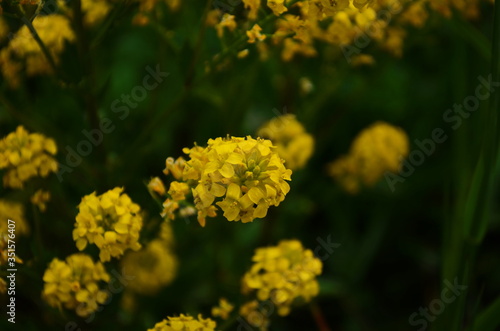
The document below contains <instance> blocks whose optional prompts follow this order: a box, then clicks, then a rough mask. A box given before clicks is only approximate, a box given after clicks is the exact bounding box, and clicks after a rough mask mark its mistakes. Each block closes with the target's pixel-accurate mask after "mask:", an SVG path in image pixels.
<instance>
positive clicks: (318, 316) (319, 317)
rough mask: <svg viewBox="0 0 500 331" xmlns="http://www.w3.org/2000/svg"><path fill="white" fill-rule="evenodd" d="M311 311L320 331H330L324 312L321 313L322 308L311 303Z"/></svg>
mask: <svg viewBox="0 0 500 331" xmlns="http://www.w3.org/2000/svg"><path fill="white" fill-rule="evenodd" d="M309 307H310V309H311V314H312V316H313V318H314V321H315V322H316V326H317V327H318V330H319V331H330V330H331V329H330V327H329V326H328V323H327V322H326V319H325V316H324V315H323V312H322V311H321V308H320V307H319V306H318V305H317V304H316V303H311V304H310V305H309Z"/></svg>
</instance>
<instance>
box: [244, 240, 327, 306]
mask: <svg viewBox="0 0 500 331" xmlns="http://www.w3.org/2000/svg"><path fill="white" fill-rule="evenodd" d="M252 261H253V262H254V264H253V265H252V267H251V268H250V270H249V271H248V272H247V273H246V274H245V275H244V276H243V280H242V283H243V292H244V293H249V292H252V291H257V299H258V300H260V301H265V300H268V299H270V300H272V302H273V303H274V304H275V305H276V307H277V310H278V314H279V315H280V316H286V315H288V314H289V313H290V309H291V305H292V303H293V301H294V300H295V299H296V298H299V297H300V298H302V299H304V300H305V301H306V302H309V301H310V300H311V298H313V297H314V296H316V295H318V293H319V285H318V282H317V280H316V276H318V275H320V274H321V270H322V267H323V264H322V263H321V261H320V260H319V259H318V258H316V257H314V254H313V252H312V251H311V250H309V249H304V248H303V247H302V244H301V243H300V241H298V240H283V241H281V242H280V243H279V244H278V246H273V247H267V248H258V249H257V250H256V251H255V255H254V256H253V258H252Z"/></svg>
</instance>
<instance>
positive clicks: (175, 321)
mask: <svg viewBox="0 0 500 331" xmlns="http://www.w3.org/2000/svg"><path fill="white" fill-rule="evenodd" d="M216 326H217V323H215V321H213V320H211V319H210V318H206V319H204V318H203V317H202V316H201V314H200V315H198V319H194V318H193V317H192V316H189V315H184V314H181V315H180V316H179V317H167V319H164V320H163V321H161V322H158V323H156V324H155V326H154V327H153V328H151V329H148V331H215V327H216Z"/></svg>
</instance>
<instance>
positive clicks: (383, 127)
mask: <svg viewBox="0 0 500 331" xmlns="http://www.w3.org/2000/svg"><path fill="white" fill-rule="evenodd" d="M408 152H409V141H408V136H407V135H406V133H405V132H404V131H403V130H402V129H400V128H398V127H394V126H392V125H390V124H387V123H385V122H376V123H374V124H372V125H371V126H370V127H368V128H366V129H364V130H363V131H361V132H360V133H359V134H358V136H357V137H356V138H355V139H354V141H353V143H352V145H351V148H350V151H349V154H348V155H347V156H342V157H340V158H339V159H338V160H336V161H334V162H333V163H331V165H330V166H329V171H330V174H331V175H332V176H333V177H334V178H335V179H336V180H337V181H339V183H340V184H341V185H342V186H343V187H344V189H345V190H346V191H348V192H350V193H357V192H358V190H359V188H360V185H361V184H363V185H366V186H372V185H374V184H375V183H376V182H377V181H378V180H379V179H380V178H381V177H382V176H383V174H384V173H385V172H386V171H392V172H398V171H399V169H400V167H401V164H402V161H403V159H404V158H405V157H406V156H407V155H408Z"/></svg>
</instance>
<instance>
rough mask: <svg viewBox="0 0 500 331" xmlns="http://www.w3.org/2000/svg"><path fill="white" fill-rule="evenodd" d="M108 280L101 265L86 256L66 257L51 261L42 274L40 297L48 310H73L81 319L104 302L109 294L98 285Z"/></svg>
mask: <svg viewBox="0 0 500 331" xmlns="http://www.w3.org/2000/svg"><path fill="white" fill-rule="evenodd" d="M109 280H110V277H109V274H108V273H107V272H106V270H105V269H104V266H103V265H102V264H101V263H100V262H96V263H94V262H93V261H92V258H91V257H90V256H88V255H86V254H81V253H80V254H73V255H70V256H68V257H67V258H66V261H61V260H59V259H57V258H55V259H53V260H52V262H50V264H49V266H48V268H47V270H46V271H45V273H44V275H43V281H44V282H45V284H44V288H43V292H42V297H43V298H44V300H45V301H47V303H48V304H49V305H50V306H52V307H61V306H64V307H65V308H67V309H75V311H76V313H77V314H78V316H82V317H85V316H88V315H89V314H91V313H92V312H94V311H95V310H96V309H97V307H98V306H99V304H103V303H104V302H105V301H106V300H107V298H108V295H109V293H108V292H107V291H105V290H102V288H100V287H99V285H100V283H102V282H109Z"/></svg>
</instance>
